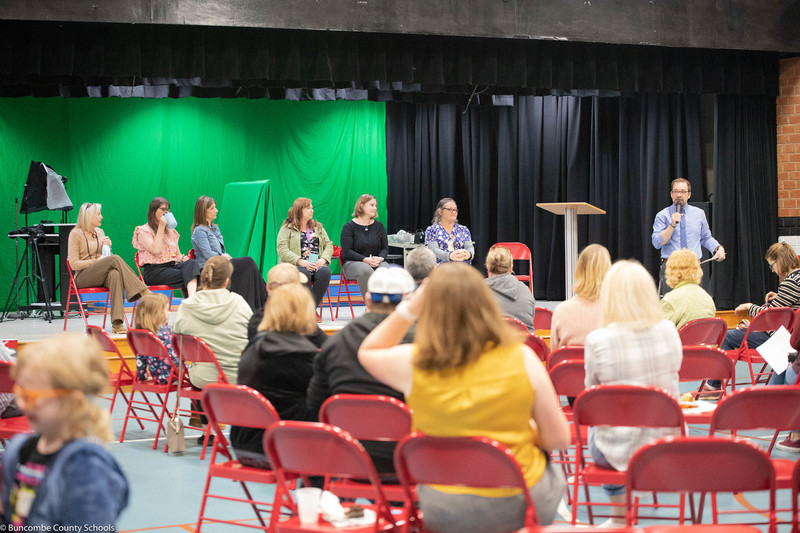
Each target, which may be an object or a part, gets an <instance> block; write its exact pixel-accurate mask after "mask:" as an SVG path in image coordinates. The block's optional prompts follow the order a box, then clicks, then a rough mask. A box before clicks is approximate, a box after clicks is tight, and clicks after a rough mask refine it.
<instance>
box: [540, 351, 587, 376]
mask: <svg viewBox="0 0 800 533" xmlns="http://www.w3.org/2000/svg"><path fill="white" fill-rule="evenodd" d="M583 357H584V356H583V346H577V345H571V346H562V347H561V348H557V349H556V350H553V351H552V352H550V356H549V357H548V358H547V369H548V370H550V369H551V368H553V367H554V366H556V365H557V364H558V363H561V362H562V361H580V363H581V364H583Z"/></svg>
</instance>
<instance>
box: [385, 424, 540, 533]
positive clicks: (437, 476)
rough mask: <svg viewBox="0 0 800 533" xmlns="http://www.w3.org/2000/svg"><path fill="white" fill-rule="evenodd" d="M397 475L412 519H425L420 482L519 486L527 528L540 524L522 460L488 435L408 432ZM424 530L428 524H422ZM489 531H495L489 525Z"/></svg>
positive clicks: (399, 452)
mask: <svg viewBox="0 0 800 533" xmlns="http://www.w3.org/2000/svg"><path fill="white" fill-rule="evenodd" d="M394 462H395V465H396V466H397V475H398V476H399V477H400V482H401V483H402V484H403V487H404V489H405V490H406V498H407V500H408V502H409V504H408V516H409V519H410V521H409V522H415V523H420V522H422V520H424V517H423V516H421V513H420V512H419V507H418V506H417V502H416V496H415V495H414V493H413V492H412V487H413V486H415V485H416V484H418V483H423V484H436V485H454V486H459V487H472V488H518V489H520V491H521V492H522V496H523V498H524V499H525V516H524V517H520V518H521V519H522V520H521V521H523V523H524V525H525V526H526V527H531V526H535V525H537V524H538V520H537V517H536V507H535V506H534V504H533V499H532V498H531V495H530V491H529V489H528V486H527V484H526V483H525V477H524V475H523V474H522V470H521V469H520V466H519V463H517V460H516V459H515V458H514V454H513V453H512V452H511V450H510V449H509V448H507V447H506V446H504V445H503V444H501V443H499V442H497V441H496V440H494V439H490V438H488V437H453V438H448V437H430V436H428V435H423V434H421V433H412V434H411V435H408V436H407V437H405V438H404V439H403V440H401V441H400V444H398V445H397V450H396V451H395V454H394ZM419 527H420V529H421V530H424V523H422V524H420V526H419ZM485 529H486V531H491V527H490V526H488V525H487V527H486V528H485Z"/></svg>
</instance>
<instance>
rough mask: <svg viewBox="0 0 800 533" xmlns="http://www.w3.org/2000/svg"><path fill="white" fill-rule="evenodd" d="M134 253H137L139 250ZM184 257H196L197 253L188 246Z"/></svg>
mask: <svg viewBox="0 0 800 533" xmlns="http://www.w3.org/2000/svg"><path fill="white" fill-rule="evenodd" d="M136 253H137V254H138V253H139V252H136ZM186 257H188V258H189V259H197V254H196V253H194V248H189V251H188V252H186Z"/></svg>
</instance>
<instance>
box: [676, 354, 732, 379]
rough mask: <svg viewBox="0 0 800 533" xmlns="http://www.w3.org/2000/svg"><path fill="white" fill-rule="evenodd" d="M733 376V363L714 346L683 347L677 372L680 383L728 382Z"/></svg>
mask: <svg viewBox="0 0 800 533" xmlns="http://www.w3.org/2000/svg"><path fill="white" fill-rule="evenodd" d="M733 376H734V363H733V361H732V360H731V358H730V357H728V356H727V355H725V351H724V350H720V349H719V348H715V347H714V346H684V347H683V361H682V362H681V368H680V370H679V371H678V379H680V380H681V381H700V380H703V379H720V380H728V379H731V378H733Z"/></svg>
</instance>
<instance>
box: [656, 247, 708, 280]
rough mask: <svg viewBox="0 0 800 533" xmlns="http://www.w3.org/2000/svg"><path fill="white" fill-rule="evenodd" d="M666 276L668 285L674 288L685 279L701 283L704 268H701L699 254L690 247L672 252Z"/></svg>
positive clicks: (668, 260)
mask: <svg viewBox="0 0 800 533" xmlns="http://www.w3.org/2000/svg"><path fill="white" fill-rule="evenodd" d="M665 277H666V280H667V285H669V286H670V287H672V288H673V289H674V288H675V287H677V286H678V284H679V283H681V282H683V281H691V282H692V283H695V284H697V285H699V284H700V281H701V280H702V279H703V269H702V268H700V261H698V260H697V254H696V253H694V252H693V251H692V250H689V249H688V248H681V249H680V250H675V251H674V252H672V253H671V254H670V255H669V259H667V267H666V272H665Z"/></svg>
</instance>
